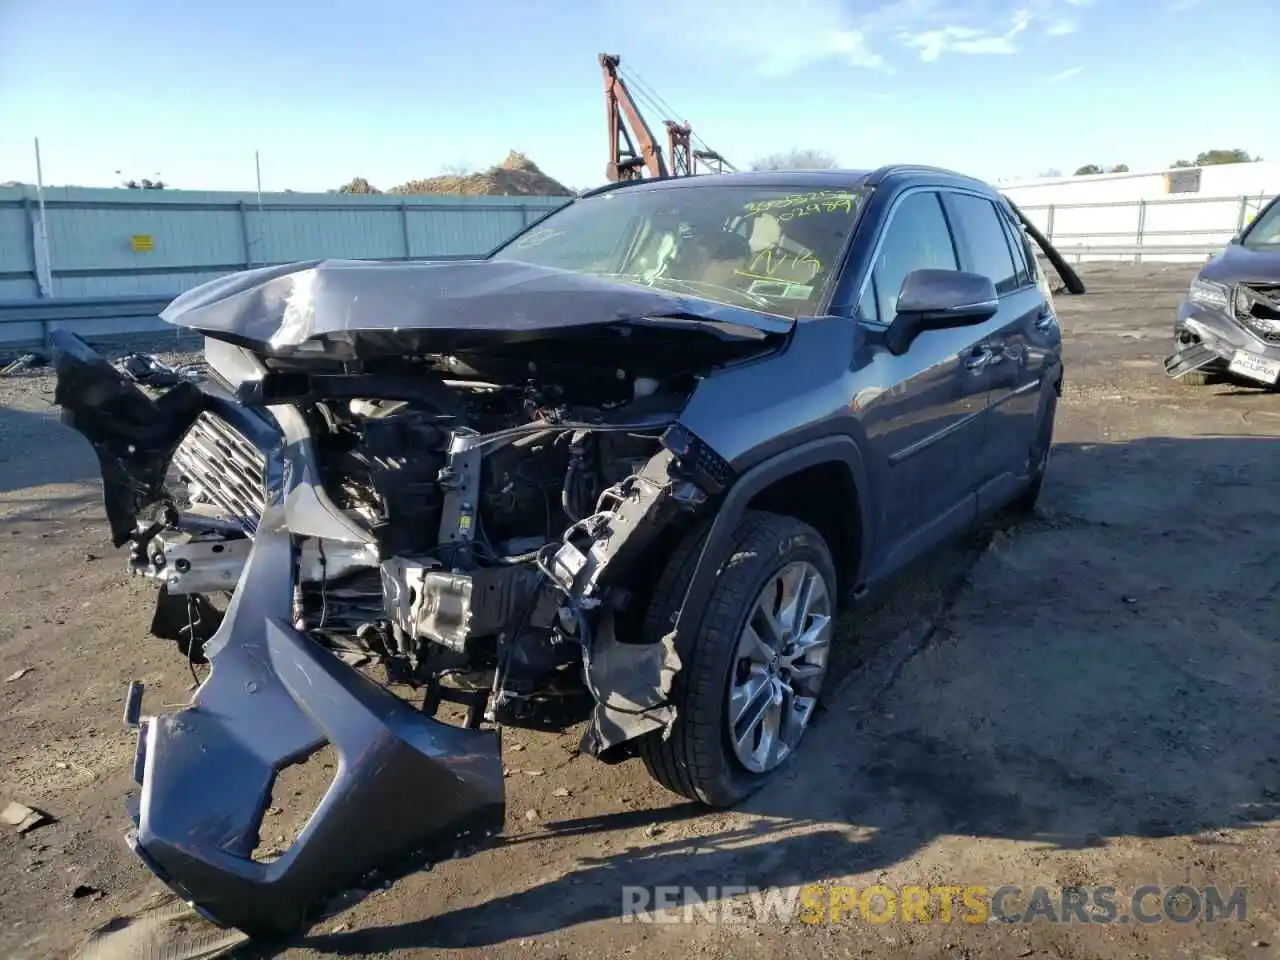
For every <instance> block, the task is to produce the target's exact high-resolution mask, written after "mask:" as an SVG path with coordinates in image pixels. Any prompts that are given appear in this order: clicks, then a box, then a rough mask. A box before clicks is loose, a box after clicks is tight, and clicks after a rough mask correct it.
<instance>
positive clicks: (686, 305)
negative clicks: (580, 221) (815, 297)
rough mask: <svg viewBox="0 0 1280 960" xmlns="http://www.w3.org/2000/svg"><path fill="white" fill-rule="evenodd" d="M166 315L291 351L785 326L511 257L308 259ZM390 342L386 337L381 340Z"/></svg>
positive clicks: (188, 296)
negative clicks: (360, 342) (435, 336)
mask: <svg viewBox="0 0 1280 960" xmlns="http://www.w3.org/2000/svg"><path fill="white" fill-rule="evenodd" d="M160 318H161V319H162V320H164V321H166V322H168V323H172V324H174V325H176V326H180V327H187V328H190V329H194V330H198V331H200V332H201V333H204V334H206V335H207V336H211V337H214V338H220V339H229V340H233V341H238V342H241V343H254V344H261V345H263V346H266V347H268V348H270V349H271V350H277V351H287V350H288V349H289V348H292V347H298V346H299V345H300V344H303V343H305V342H306V341H309V340H334V341H346V342H351V341H353V340H354V339H355V337H356V336H357V335H359V334H361V333H368V334H398V333H402V332H405V331H415V332H420V333H430V332H439V333H440V334H442V336H441V337H440V338H439V339H440V342H441V346H444V345H445V343H446V342H447V341H456V340H457V339H458V338H459V337H464V338H466V337H473V336H475V335H490V334H496V333H501V334H504V335H505V336H506V337H507V338H509V339H520V338H535V337H538V336H544V335H545V334H546V332H547V331H549V330H561V331H563V330H566V329H567V328H575V327H589V326H600V325H606V324H613V323H639V324H653V325H660V326H670V325H677V326H681V325H683V326H694V327H696V328H698V329H703V330H707V331H708V332H714V333H716V334H717V335H718V336H722V337H727V338H730V339H757V340H758V339H762V338H763V337H765V336H767V335H769V334H777V333H785V332H787V331H788V330H790V329H791V323H792V321H790V320H789V319H787V318H785V317H778V316H772V315H769V314H763V313H759V312H757V311H754V310H749V309H746V308H741V307H734V306H728V305H725V304H720V303H715V302H713V301H709V300H704V299H701V298H699V297H691V296H683V295H680V294H675V293H668V292H665V291H662V290H656V289H652V288H649V287H644V286H640V285H637V284H631V283H626V282H622V281H615V280H610V279H605V278H602V277H594V276H590V275H586V274H580V273H572V272H569V271H564V270H556V269H552V268H548V267H541V266H534V265H532V264H527V263H520V262H516V261H510V260H451V261H435V262H431V261H416V262H415V261H411V262H392V263H386V262H377V261H367V260H311V261H304V262H299V263H291V264H285V265H283V266H276V267H262V268H259V269H256V270H245V271H242V272H239V273H233V274H229V275H227V276H225V277H219V278H218V279H216V280H212V281H210V282H208V283H205V284H202V285H200V286H198V287H195V288H194V289H192V290H188V291H187V292H186V293H183V294H181V295H179V296H178V297H177V299H175V300H174V301H173V302H172V303H170V304H169V306H168V307H166V308H165V309H164V311H163V312H162V313H161V314H160ZM380 339H381V340H383V341H384V342H385V341H386V338H385V337H382V338H380Z"/></svg>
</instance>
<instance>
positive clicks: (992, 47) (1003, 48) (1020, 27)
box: [898, 8, 1035, 63]
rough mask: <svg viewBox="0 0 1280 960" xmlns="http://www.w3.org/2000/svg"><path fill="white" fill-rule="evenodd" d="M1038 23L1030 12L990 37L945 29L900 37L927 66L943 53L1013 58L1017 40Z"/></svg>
mask: <svg viewBox="0 0 1280 960" xmlns="http://www.w3.org/2000/svg"><path fill="white" fill-rule="evenodd" d="M1033 19H1035V17H1034V14H1032V12H1031V11H1030V10H1029V9H1026V8H1024V9H1021V10H1018V11H1016V12H1015V13H1014V15H1013V23H1012V24H1011V25H1010V27H1009V29H1007V30H1005V31H1004V32H1003V33H991V32H988V31H984V30H981V29H978V28H976V27H942V28H941V29H938V30H922V31H920V32H919V33H901V34H899V35H898V42H899V43H901V44H902V45H903V46H905V47H910V48H912V49H914V50H918V51H919V52H920V59H921V60H923V61H924V62H925V63H933V62H935V61H937V60H939V59H940V58H941V57H942V55H943V54H944V53H947V52H949V51H950V52H955V53H965V54H974V55H981V54H1010V53H1016V52H1017V47H1016V45H1015V44H1014V40H1016V39H1017V37H1018V35H1019V34H1021V33H1023V32H1024V31H1025V30H1026V29H1027V27H1029V26H1030V25H1031V22H1032V20H1033Z"/></svg>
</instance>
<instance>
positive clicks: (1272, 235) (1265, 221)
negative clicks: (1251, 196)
mask: <svg viewBox="0 0 1280 960" xmlns="http://www.w3.org/2000/svg"><path fill="white" fill-rule="evenodd" d="M1240 242H1241V243H1243V244H1244V245H1245V246H1246V247H1274V246H1278V245H1280V200H1273V201H1272V202H1271V204H1270V205H1269V206H1267V207H1264V208H1263V211H1262V213H1260V214H1258V216H1257V219H1255V220H1254V221H1253V223H1251V224H1250V225H1249V229H1248V230H1246V231H1245V234H1244V236H1243V237H1242V238H1241V241H1240Z"/></svg>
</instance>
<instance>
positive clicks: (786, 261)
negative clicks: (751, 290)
mask: <svg viewBox="0 0 1280 960" xmlns="http://www.w3.org/2000/svg"><path fill="white" fill-rule="evenodd" d="M747 270H748V272H750V273H753V274H755V275H756V276H757V277H761V278H764V279H770V280H772V279H776V278H777V277H778V276H779V274H784V273H789V274H793V276H792V277H790V278H789V279H798V277H795V276H794V274H801V273H803V272H804V271H805V270H808V272H809V276H808V278H807V279H809V280H812V279H813V278H814V277H816V276H817V275H818V274H819V273H820V272H821V271H822V261H821V260H819V259H818V258H817V257H815V256H814V255H813V254H812V253H805V254H800V253H787V252H786V251H785V250H775V249H773V248H771V247H765V249H763V250H760V251H758V252H757V253H756V255H755V256H753V257H752V258H751V263H750V264H748V266H747Z"/></svg>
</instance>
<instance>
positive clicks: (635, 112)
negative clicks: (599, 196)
mask: <svg viewBox="0 0 1280 960" xmlns="http://www.w3.org/2000/svg"><path fill="white" fill-rule="evenodd" d="M621 62H622V58H621V57H619V56H618V55H617V54H609V53H602V54H600V69H601V71H602V72H603V73H604V102H605V110H606V111H607V114H608V122H609V163H608V166H607V167H606V168H605V176H607V177H608V178H609V179H610V180H611V181H617V180H640V179H642V178H643V177H644V175H645V172H647V173H648V175H649V176H651V177H665V176H667V164H666V161H665V160H664V159H663V157H662V147H660V146H659V145H658V141H657V140H655V139H654V136H653V131H652V130H650V129H649V124H648V123H646V122H645V119H644V115H643V114H642V113H641V112H640V110H639V109H638V108H637V107H636V103H635V101H634V100H633V99H632V98H631V91H630V90H628V89H627V84H626V81H624V80H623V79H622V77H620V76H618V64H620V63H621ZM624 117H625V122H624V119H623V118H624ZM637 141H638V144H637ZM637 146H638V147H639V149H637Z"/></svg>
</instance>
